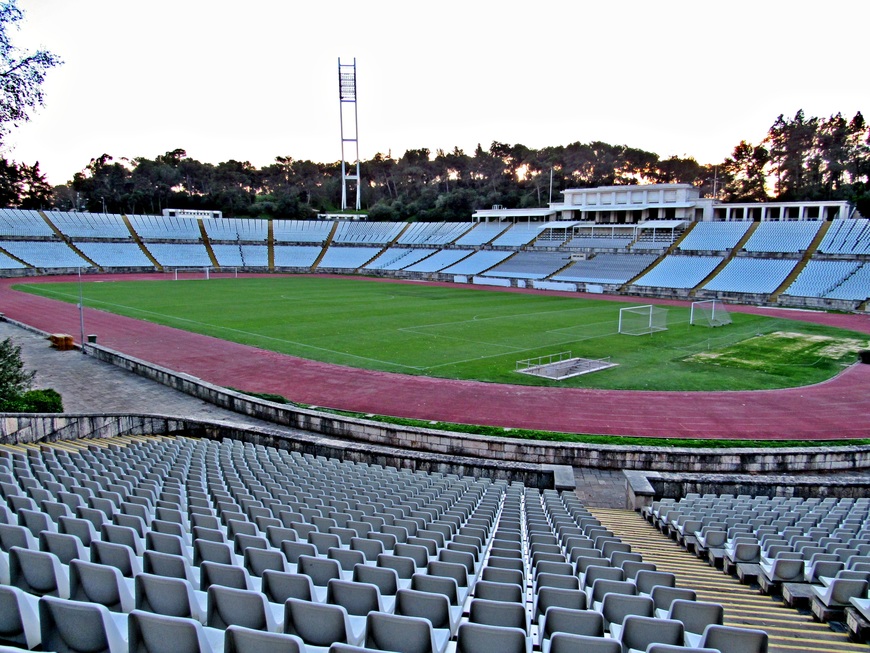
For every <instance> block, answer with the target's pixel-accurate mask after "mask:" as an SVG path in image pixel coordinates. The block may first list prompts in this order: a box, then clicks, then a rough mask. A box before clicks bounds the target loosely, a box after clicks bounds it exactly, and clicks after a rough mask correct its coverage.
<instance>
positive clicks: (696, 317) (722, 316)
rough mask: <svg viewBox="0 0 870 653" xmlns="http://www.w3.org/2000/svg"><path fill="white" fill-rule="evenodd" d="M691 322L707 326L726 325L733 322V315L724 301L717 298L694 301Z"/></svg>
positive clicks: (695, 324) (690, 316)
mask: <svg viewBox="0 0 870 653" xmlns="http://www.w3.org/2000/svg"><path fill="white" fill-rule="evenodd" d="M689 324H691V325H692V326H698V325H699V326H706V327H718V326H724V325H726V324H731V316H730V315H728V311H727V310H725V305H724V304H723V303H722V302H720V301H719V300H717V299H707V300H705V301H701V302H692V312H691V313H690V314H689Z"/></svg>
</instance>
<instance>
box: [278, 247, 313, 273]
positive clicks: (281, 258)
mask: <svg viewBox="0 0 870 653" xmlns="http://www.w3.org/2000/svg"><path fill="white" fill-rule="evenodd" d="M321 253H323V248H322V247H314V246H313V245H276V246H275V267H277V268H310V267H311V266H312V265H314V262H315V261H316V260H317V257H318V256H320V255H321Z"/></svg>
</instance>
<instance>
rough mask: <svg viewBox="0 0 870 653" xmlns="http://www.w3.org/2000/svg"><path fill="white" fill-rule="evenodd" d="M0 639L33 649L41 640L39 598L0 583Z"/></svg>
mask: <svg viewBox="0 0 870 653" xmlns="http://www.w3.org/2000/svg"><path fill="white" fill-rule="evenodd" d="M0 640H3V641H5V642H11V643H13V644H15V645H16V646H19V647H22V648H27V649H34V648H36V647H37V646H39V644H40V642H41V641H42V634H41V633H40V630H39V600H38V599H37V598H36V597H35V596H33V595H31V594H28V593H27V592H25V591H23V590H20V589H18V588H17V587H12V586H11V585H0Z"/></svg>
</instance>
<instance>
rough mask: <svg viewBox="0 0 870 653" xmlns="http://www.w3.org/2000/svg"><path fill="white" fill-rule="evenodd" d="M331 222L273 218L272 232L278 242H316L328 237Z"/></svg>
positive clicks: (321, 242)
mask: <svg viewBox="0 0 870 653" xmlns="http://www.w3.org/2000/svg"><path fill="white" fill-rule="evenodd" d="M332 228H333V223H332V222H327V221H324V220H273V221H272V232H273V235H274V238H275V242H278V243H318V244H323V243H325V242H326V239H327V238H329V233H330V232H331V231H332Z"/></svg>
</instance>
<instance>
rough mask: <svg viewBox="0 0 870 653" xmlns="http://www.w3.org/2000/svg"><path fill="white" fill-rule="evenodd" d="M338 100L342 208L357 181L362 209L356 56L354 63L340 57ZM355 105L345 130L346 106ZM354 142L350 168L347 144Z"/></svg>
mask: <svg viewBox="0 0 870 653" xmlns="http://www.w3.org/2000/svg"><path fill="white" fill-rule="evenodd" d="M338 100H339V116H340V120H341V210H342V211H345V210H347V185H348V183H349V182H355V183H354V186H355V188H356V210H357V211H359V210H360V206H361V205H360V196H359V191H360V175H359V141H358V140H357V134H358V127H359V122H358V120H357V111H356V57H354V59H353V63H352V64H343V63H341V57H339V58H338ZM351 106H352V107H353V121H351V120H348V128H347V130H346V131H345V125H344V123H345V120H344V119H345V115H344V114H345V108H347V110H348V112H349V111H350V107H351ZM346 143H347V144H352V147H353V155H354V161H353V163H352V164H351V165H350V170H348V163H347V157H346V156H345V144H346Z"/></svg>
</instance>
